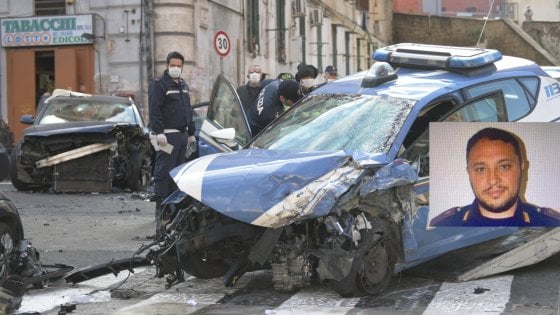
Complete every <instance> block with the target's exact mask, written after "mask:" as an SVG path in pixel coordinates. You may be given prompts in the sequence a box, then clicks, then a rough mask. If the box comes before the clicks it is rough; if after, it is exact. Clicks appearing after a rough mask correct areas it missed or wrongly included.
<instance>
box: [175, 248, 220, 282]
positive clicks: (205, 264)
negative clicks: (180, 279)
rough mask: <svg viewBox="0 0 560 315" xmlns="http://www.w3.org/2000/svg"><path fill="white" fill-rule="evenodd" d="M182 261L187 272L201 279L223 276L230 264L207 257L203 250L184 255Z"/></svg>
mask: <svg viewBox="0 0 560 315" xmlns="http://www.w3.org/2000/svg"><path fill="white" fill-rule="evenodd" d="M181 263H182V267H183V270H185V272H186V273H188V274H190V275H191V276H194V277H197V278H200V279H211V278H216V277H222V276H223V275H225V274H226V272H227V271H228V269H229V266H227V265H226V264H224V262H223V261H213V260H210V259H205V258H204V255H203V253H201V252H193V253H188V254H186V255H183V256H182V257H181Z"/></svg>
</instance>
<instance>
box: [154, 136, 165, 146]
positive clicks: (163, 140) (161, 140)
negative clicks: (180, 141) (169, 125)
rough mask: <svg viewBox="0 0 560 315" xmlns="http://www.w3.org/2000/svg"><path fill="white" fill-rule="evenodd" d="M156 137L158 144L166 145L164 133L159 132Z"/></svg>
mask: <svg viewBox="0 0 560 315" xmlns="http://www.w3.org/2000/svg"><path fill="white" fill-rule="evenodd" d="M156 139H157V143H158V145H159V146H166V145H167V137H166V136H165V134H163V133H160V134H159V135H157V136H156Z"/></svg>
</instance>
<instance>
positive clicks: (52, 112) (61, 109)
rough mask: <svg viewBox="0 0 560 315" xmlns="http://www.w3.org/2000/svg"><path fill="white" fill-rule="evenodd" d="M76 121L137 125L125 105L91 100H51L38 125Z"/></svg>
mask: <svg viewBox="0 0 560 315" xmlns="http://www.w3.org/2000/svg"><path fill="white" fill-rule="evenodd" d="M76 121H107V122H117V123H132V124H134V123H137V121H136V116H135V114H134V109H133V108H132V106H131V105H130V104H127V103H113V102H104V101H97V100H93V99H82V98H77V99H70V100H69V99H53V100H51V101H50V102H49V103H48V107H47V108H46V110H45V112H44V114H43V116H42V117H40V120H39V124H40V125H45V124H55V123H65V122H76Z"/></svg>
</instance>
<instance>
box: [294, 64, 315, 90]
mask: <svg viewBox="0 0 560 315" xmlns="http://www.w3.org/2000/svg"><path fill="white" fill-rule="evenodd" d="M318 74H319V70H317V68H315V67H314V66H312V65H306V64H300V65H299V66H298V72H297V73H296V81H298V82H299V84H300V87H301V91H302V93H303V95H306V94H308V93H309V92H311V91H313V90H314V89H315V88H316V86H315V78H317V75H318Z"/></svg>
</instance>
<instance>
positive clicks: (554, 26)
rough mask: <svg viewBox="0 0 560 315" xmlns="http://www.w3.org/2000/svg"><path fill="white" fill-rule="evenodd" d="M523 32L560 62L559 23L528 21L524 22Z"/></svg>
mask: <svg viewBox="0 0 560 315" xmlns="http://www.w3.org/2000/svg"><path fill="white" fill-rule="evenodd" d="M523 30H524V31H525V32H526V33H527V34H529V36H531V38H533V39H534V40H535V41H537V43H539V44H540V45H541V46H542V47H543V48H544V49H546V51H548V52H549V53H550V54H551V55H553V56H555V57H556V59H557V60H559V61H560V46H559V45H558V43H560V23H559V22H539V21H526V22H523Z"/></svg>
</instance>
